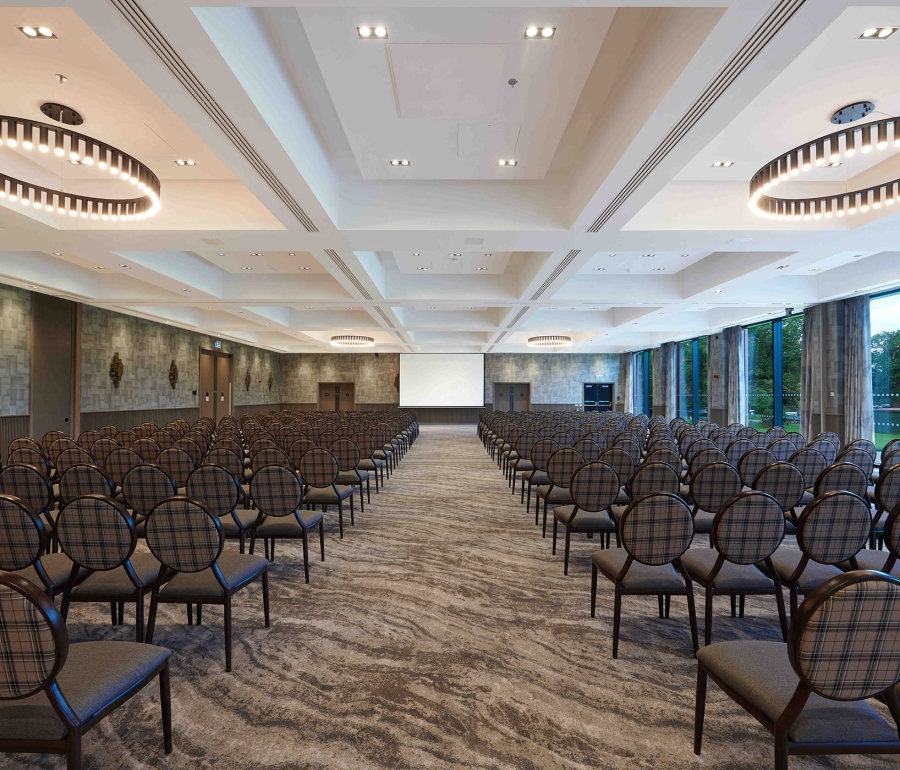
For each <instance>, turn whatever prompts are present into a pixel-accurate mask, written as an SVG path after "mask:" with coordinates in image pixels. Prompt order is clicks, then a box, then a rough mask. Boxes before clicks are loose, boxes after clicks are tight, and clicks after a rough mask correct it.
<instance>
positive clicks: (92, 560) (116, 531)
mask: <svg viewBox="0 0 900 770" xmlns="http://www.w3.org/2000/svg"><path fill="white" fill-rule="evenodd" d="M56 534H57V536H58V537H59V546H60V548H62V550H63V552H64V553H65V554H66V556H68V557H69V558H70V559H71V560H72V561H73V562H75V563H76V564H77V565H79V566H80V567H84V568H85V569H89V570H95V571H98V572H103V571H106V570H111V569H115V568H116V567H118V566H120V565H122V564H124V563H125V562H126V561H127V560H128V559H129V558H130V557H131V554H132V553H134V547H135V545H136V544H137V537H136V535H135V532H134V523H133V522H132V520H131V516H129V515H128V511H126V510H125V508H124V507H123V506H122V505H121V504H120V503H119V502H117V501H115V500H111V499H110V498H108V497H101V496H100V495H85V496H83V497H76V498H75V499H74V500H71V501H69V502H68V503H67V504H66V505H65V506H63V508H62V509H61V510H60V512H59V516H58V518H57V520H56Z"/></svg>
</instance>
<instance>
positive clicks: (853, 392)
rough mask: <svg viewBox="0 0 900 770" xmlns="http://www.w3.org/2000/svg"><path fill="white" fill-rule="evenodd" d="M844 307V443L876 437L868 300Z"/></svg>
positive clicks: (856, 300)
mask: <svg viewBox="0 0 900 770" xmlns="http://www.w3.org/2000/svg"><path fill="white" fill-rule="evenodd" d="M842 304H843V305H844V334H843V342H844V373H845V374H844V436H843V438H844V442H845V443H847V442H850V441H853V440H854V439H858V438H866V439H869V441H871V440H872V439H873V438H875V413H874V410H873V407H872V339H871V337H872V335H871V324H870V321H869V297H868V296H861V297H850V298H849V299H845V300H843V302H842Z"/></svg>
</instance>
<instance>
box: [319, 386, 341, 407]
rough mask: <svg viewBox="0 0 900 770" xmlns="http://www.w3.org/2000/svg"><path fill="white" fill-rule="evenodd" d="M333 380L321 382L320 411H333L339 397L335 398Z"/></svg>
mask: <svg viewBox="0 0 900 770" xmlns="http://www.w3.org/2000/svg"><path fill="white" fill-rule="evenodd" d="M334 394H335V390H334V383H333V382H320V383H319V411H320V412H333V411H334V407H335V403H336V401H337V399H336V398H335V395H334Z"/></svg>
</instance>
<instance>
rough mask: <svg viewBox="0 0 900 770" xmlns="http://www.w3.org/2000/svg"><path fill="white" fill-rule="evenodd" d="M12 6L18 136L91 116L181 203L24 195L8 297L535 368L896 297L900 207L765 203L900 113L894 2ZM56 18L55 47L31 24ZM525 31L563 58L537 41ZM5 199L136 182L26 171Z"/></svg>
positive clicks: (866, 164)
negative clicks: (109, 217) (90, 209)
mask: <svg viewBox="0 0 900 770" xmlns="http://www.w3.org/2000/svg"><path fill="white" fill-rule="evenodd" d="M5 5H6V7H4V8H0V67H2V71H3V72H4V74H5V75H6V76H7V77H4V78H3V79H0V113H2V114H8V115H16V116H21V117H26V118H34V119H43V116H42V115H41V114H40V112H39V107H40V105H41V104H42V103H43V102H45V101H54V102H62V103H64V104H67V105H69V106H71V107H73V108H75V109H77V110H79V111H80V112H82V113H83V115H84V117H85V123H84V125H83V126H82V127H81V130H82V131H83V132H84V133H85V134H88V135H90V136H92V137H96V138H98V139H100V140H102V141H105V142H109V143H110V144H113V145H115V146H117V147H119V148H120V149H122V150H125V151H126V152H129V153H131V154H132V155H134V156H135V157H137V158H139V159H140V160H142V161H144V162H146V164H147V165H148V166H149V167H150V168H152V169H153V171H154V172H155V173H156V174H157V175H158V176H159V177H160V179H161V181H162V193H161V200H162V209H161V211H160V213H159V214H158V215H157V216H156V217H154V218H152V219H149V220H145V221H142V222H127V223H116V224H112V223H108V222H107V223H104V222H96V221H92V220H82V219H80V218H75V219H70V218H68V217H64V218H58V217H57V215H56V214H54V213H51V212H46V211H45V212H35V211H33V210H28V209H23V208H22V207H20V206H17V204H15V203H10V202H8V200H6V199H2V200H0V281H3V282H6V283H10V284H13V285H19V286H35V287H37V288H38V290H40V291H45V292H47V293H51V294H57V295H59V296H65V297H70V298H73V299H77V300H79V301H83V302H86V303H90V304H94V305H98V306H101V307H108V308H111V309H115V310H119V311H122V312H129V313H136V314H138V315H140V316H144V317H148V318H154V319H158V320H166V321H169V322H170V323H172V324H176V325H181V326H184V327H187V328H193V329H198V330H203V331H207V332H210V333H213V334H217V335H220V336H223V337H230V338H234V339H239V340H244V341H247V342H251V343H253V344H257V345H260V346H263V347H266V348H270V349H273V350H280V351H286V352H313V351H324V350H331V349H332V348H331V347H330V345H329V339H330V337H331V336H332V335H334V334H343V333H346V332H350V331H352V332H358V333H365V334H367V335H370V336H372V337H374V338H375V340H376V347H375V350H376V351H406V352H416V351H422V352H453V351H462V352H468V351H473V352H475V351H490V352H524V351H526V350H529V348H528V347H527V339H528V337H529V336H533V335H535V334H567V335H569V336H571V337H572V339H573V340H574V342H575V344H574V345H573V347H572V348H570V349H569V350H571V351H574V352H619V351H625V350H637V349H641V348H644V347H651V346H655V345H658V344H659V343H660V342H663V341H666V340H672V339H682V338H686V337H689V336H695V335H699V334H706V333H710V332H713V331H716V330H719V329H721V328H723V327H725V326H729V325H733V324H738V323H744V322H748V321H751V320H754V319H759V318H764V317H766V316H768V315H773V314H776V313H777V314H780V313H781V312H782V310H783V308H785V307H794V308H797V309H800V308H802V307H804V306H806V305H809V304H812V303H815V302H819V301H822V300H826V299H831V298H835V297H840V296H847V295H849V294H851V293H853V292H858V291H873V290H877V289H881V288H887V287H890V286H893V285H896V284H898V283H900V258H898V255H897V253H896V252H895V250H896V249H897V246H896V242H897V241H896V235H895V233H896V229H897V222H898V219H897V217H898V213H897V212H896V211H894V209H887V208H882V209H880V210H879V211H870V212H868V213H866V214H861V215H858V216H856V217H854V218H852V219H851V218H844V219H842V220H837V219H832V220H821V221H818V222H772V221H770V220H761V219H757V218H756V217H754V216H753V215H752V214H751V213H750V212H749V210H748V207H747V194H748V193H747V188H748V183H749V180H750V178H751V177H752V175H753V174H754V173H755V171H756V170H757V169H758V168H759V167H760V166H762V165H763V164H764V163H766V162H767V161H768V160H770V159H771V158H773V157H775V156H777V155H778V154H780V153H782V152H784V151H785V150H787V149H790V148H791V147H793V146H795V145H797V144H799V143H801V142H803V141H805V140H808V139H811V138H813V137H816V136H819V135H822V134H825V133H828V132H829V131H831V130H833V126H832V124H831V123H830V122H829V117H830V115H831V114H832V112H834V111H835V110H836V109H838V108H840V107H842V106H844V105H845V104H847V103H850V102H854V101H858V100H862V99H868V100H871V101H873V102H875V105H876V111H877V112H876V114H875V115H873V117H881V116H883V115H884V114H887V115H897V114H898V112H900V101H898V96H897V94H898V93H900V88H898V87H900V74H898V73H900V34H898V35H895V36H894V37H892V38H889V39H887V40H884V41H870V40H858V39H857V37H858V35H859V34H860V32H861V31H862V30H863V29H865V28H866V27H868V26H870V25H873V24H875V25H879V26H882V25H894V26H900V6H892V5H890V4H888V3H883V4H879V3H870V4H868V5H867V6H865V7H860V6H849V5H847V4H845V3H841V2H836V1H835V0H816V2H812V0H807V2H803V0H784V1H783V2H779V3H773V2H764V1H761V0H734V1H729V0H703V1H702V2H699V1H697V0H695V2H694V3H691V4H688V3H680V2H678V1H677V0H676V2H666V3H665V4H660V6H659V7H645V6H641V5H639V4H638V3H633V2H619V3H617V4H611V3H605V2H578V3H577V4H576V3H572V2H571V0H569V2H568V3H564V2H561V3H553V2H545V4H544V7H532V6H531V5H530V4H526V3H523V2H521V0H520V2H518V3H516V2H498V3H496V4H495V7H491V8H488V7H481V6H478V7H472V6H473V4H472V3H471V2H469V3H465V2H448V1H447V0H418V2H407V3H404V4H398V3H390V2H378V0H371V1H369V2H365V3H363V2H359V3H357V4H354V3H353V2H340V3H337V2H325V0H319V2H307V1H305V0H294V1H293V2H286V1H281V0H268V1H266V2H253V1H252V0H245V1H244V2H237V1H229V0H214V1H211V2H200V1H199V0H198V2H196V3H195V4H194V5H193V7H192V6H191V4H188V3H184V2H181V1H180V0H153V2H149V0H144V2H142V3H138V2H135V0H70V2H69V4H68V5H67V6H63V7H53V8H48V7H43V6H41V5H40V4H39V3H38V2H37V0H35V2H33V3H31V2H24V0H23V2H21V3H20V4H19V5H18V6H14V5H10V4H9V3H7V4H5ZM573 6H577V7H573ZM38 23H40V24H45V25H47V26H50V27H51V28H52V29H53V30H54V32H55V33H56V35H57V37H58V39H56V40H44V41H34V40H28V39H26V38H25V37H24V36H23V35H22V34H21V33H20V32H19V31H18V29H17V26H20V25H22V24H38ZM362 24H370V25H376V24H383V25H385V26H386V27H387V29H388V32H389V35H388V38H387V40H373V39H369V40H361V39H359V37H358V35H357V31H356V28H357V26H359V25H362ZM531 24H536V25H538V26H544V25H549V26H553V27H555V28H556V34H555V35H554V37H553V39H551V40H528V39H525V36H524V31H525V28H526V27H527V26H529V25H531ZM774 29H778V30H779V31H778V32H777V34H774V35H767V34H765V33H764V31H765V30H774ZM86 52H89V55H87V53H86ZM59 73H62V74H65V75H66V78H67V80H66V82H65V83H64V84H60V83H59V82H58V81H57V79H56V78H55V75H56V74H59ZM511 80H515V81H516V82H515V85H514V86H513V85H510V81H511ZM184 158H190V159H192V160H195V161H196V164H197V165H195V166H179V165H176V164H175V163H174V161H175V160H177V159H184ZM395 159H396V160H400V159H405V160H409V161H410V164H409V165H408V166H392V165H391V163H390V161H391V160H395ZM500 159H505V160H508V159H515V160H516V161H517V163H516V165H515V166H500V165H499V164H498V161H499V160H500ZM717 160H728V161H732V162H733V165H732V166H730V167H727V168H714V167H713V163H714V162H715V161H717ZM0 173H7V174H11V175H17V176H20V177H22V176H25V177H27V178H28V179H34V180H35V181H42V182H43V183H44V184H46V185H47V186H51V187H55V186H60V187H62V188H64V189H73V190H75V189H77V190H78V191H81V192H84V193H95V194H102V195H111V196H115V195H118V194H119V192H120V191H121V186H122V185H123V183H121V182H119V181H117V180H115V179H103V178H102V177H100V176H99V175H97V174H95V173H92V169H90V168H85V167H75V166H71V165H69V164H67V163H65V161H64V160H57V159H53V158H49V157H48V156H41V155H37V154H35V153H29V152H26V151H23V150H21V149H20V148H15V149H14V148H10V147H3V148H2V149H0ZM814 174H815V175H814V176H813V177H810V179H809V180H808V181H806V180H805V181H804V182H802V183H800V182H796V183H792V184H795V185H796V187H797V189H800V185H801V184H803V185H804V186H805V189H820V190H834V189H838V188H836V187H835V186H843V185H846V186H849V185H855V184H857V183H866V184H868V183H871V181H870V180H878V179H882V180H885V181H886V180H888V179H894V178H897V177H898V176H900V150H897V149H895V148H891V149H889V150H886V151H884V152H881V153H872V154H871V155H868V156H863V157H858V158H855V159H854V161H853V162H852V163H851V162H848V163H845V164H844V165H843V166H841V167H840V168H837V169H829V170H824V169H822V170H818V171H816V172H814ZM840 189H843V187H840ZM895 208H896V207H895ZM785 265H786V266H787V267H784V266H785ZM248 268H249V269H248Z"/></svg>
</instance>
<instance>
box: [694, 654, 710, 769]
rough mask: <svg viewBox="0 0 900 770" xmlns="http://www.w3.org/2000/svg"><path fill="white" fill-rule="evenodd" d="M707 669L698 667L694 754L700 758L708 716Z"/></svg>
mask: <svg viewBox="0 0 900 770" xmlns="http://www.w3.org/2000/svg"><path fill="white" fill-rule="evenodd" d="M706 679H707V677H706V669H704V668H703V666H701V665H699V664H698V665H697V703H696V706H695V708H694V753H695V754H696V755H697V756H699V755H700V748H701V746H702V745H703V718H704V715H705V714H706Z"/></svg>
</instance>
